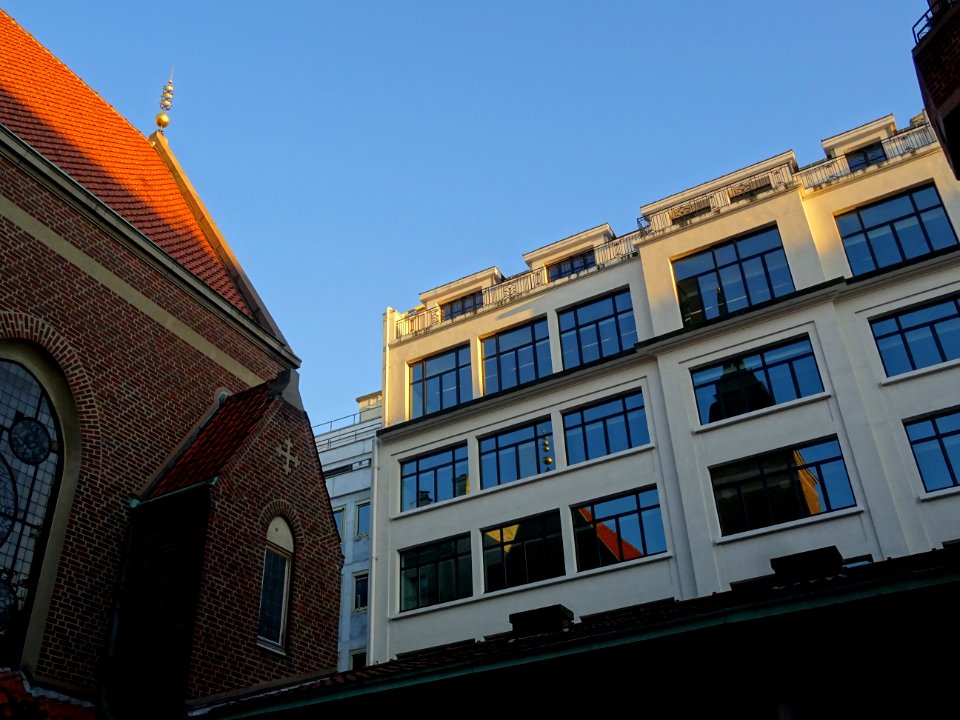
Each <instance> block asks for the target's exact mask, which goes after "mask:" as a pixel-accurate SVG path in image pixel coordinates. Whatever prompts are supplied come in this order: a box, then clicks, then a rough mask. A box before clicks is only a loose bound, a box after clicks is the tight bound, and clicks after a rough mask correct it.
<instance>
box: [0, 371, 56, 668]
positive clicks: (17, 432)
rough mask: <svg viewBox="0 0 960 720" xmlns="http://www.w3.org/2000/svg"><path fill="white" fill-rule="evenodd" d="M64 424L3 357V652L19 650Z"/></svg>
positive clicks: (37, 388) (26, 376)
mask: <svg viewBox="0 0 960 720" xmlns="http://www.w3.org/2000/svg"><path fill="white" fill-rule="evenodd" d="M62 473H63V461H62V451H61V440H60V426H59V421H58V419H57V416H56V413H55V412H54V409H53V404H52V403H51V402H50V397H49V396H48V395H47V393H46V391H45V390H44V388H43V386H41V385H40V383H39V382H38V381H37V379H36V378H35V377H34V376H33V375H32V374H31V373H30V371H28V370H27V369H26V368H25V367H24V366H23V365H20V364H19V363H16V362H11V361H8V360H0V657H2V659H3V660H2V661H3V662H8V661H9V660H10V659H11V658H12V657H15V656H16V654H17V653H18V652H19V647H20V644H21V643H22V642H23V634H24V632H25V631H26V624H27V621H28V619H29V615H30V610H31V605H32V602H33V596H34V592H35V590H36V586H37V577H38V573H39V569H40V565H41V562H42V559H43V553H44V547H45V545H46V539H47V535H48V533H49V526H50V518H51V515H52V512H51V511H52V509H53V506H54V505H55V503H56V498H57V492H58V489H59V485H60V477H61V475H62Z"/></svg>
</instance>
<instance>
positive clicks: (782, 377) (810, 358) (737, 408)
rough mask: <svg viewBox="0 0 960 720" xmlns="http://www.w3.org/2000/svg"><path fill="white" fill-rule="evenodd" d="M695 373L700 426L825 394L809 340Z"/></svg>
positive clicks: (785, 345)
mask: <svg viewBox="0 0 960 720" xmlns="http://www.w3.org/2000/svg"><path fill="white" fill-rule="evenodd" d="M690 374H691V378H692V380H693V390H694V395H695V397H696V399H697V410H698V411H699V414H700V424H701V425H706V424H707V423H712V422H716V421H718V420H723V419H725V418H729V417H735V416H737V415H743V414H744V413H748V412H752V411H754V410H760V409H761V408H765V407H770V406H771V405H778V404H780V403H785V402H789V401H790V400H796V399H797V398H801V397H807V396H808V395H815V394H817V393H820V392H823V382H822V381H821V380H820V372H819V370H818V369H817V363H816V359H815V358H814V355H813V347H812V346H811V345H810V340H809V339H807V338H805V339H803V340H796V341H791V342H788V343H782V344H779V345H773V346H770V347H767V348H762V349H760V350H758V351H756V352H753V353H750V354H749V355H739V356H735V357H730V358H726V359H724V360H722V361H720V362H719V363H716V364H713V365H707V366H705V367H701V368H698V369H696V370H693V371H691V373H690Z"/></svg>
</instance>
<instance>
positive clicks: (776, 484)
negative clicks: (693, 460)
mask: <svg viewBox="0 0 960 720" xmlns="http://www.w3.org/2000/svg"><path fill="white" fill-rule="evenodd" d="M710 477H711V480H712V483H713V496H714V499H715V500H716V503H717V514H718V515H719V517H720V530H721V532H722V533H723V534H724V535H732V534H733V533H739V532H744V531H746V530H753V529H755V528H762V527H768V526H770V525H778V524H780V523H785V522H789V521H791V520H799V519H801V518H805V517H811V516H813V515H820V514H822V513H827V512H831V511H833V510H840V509H842V508H847V507H852V506H853V505H855V504H856V501H855V500H854V498H853V490H852V489H851V488H850V479H849V478H848V477H847V467H846V465H845V464H844V462H843V454H842V453H841V452H840V443H839V442H837V440H836V438H833V439H830V440H825V441H820V442H816V443H810V444H809V445H801V446H799V447H793V448H785V449H783V450H775V451H773V452H769V453H765V454H764V455H759V456H757V457H753V458H750V459H748V460H738V461H737V462H733V463H729V464H727V465H720V466H718V467H714V468H711V469H710Z"/></svg>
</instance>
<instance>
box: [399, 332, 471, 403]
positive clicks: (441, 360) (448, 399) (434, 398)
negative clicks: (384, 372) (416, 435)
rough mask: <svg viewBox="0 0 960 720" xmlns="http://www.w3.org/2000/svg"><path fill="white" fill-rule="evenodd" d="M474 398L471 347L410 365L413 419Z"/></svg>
mask: <svg viewBox="0 0 960 720" xmlns="http://www.w3.org/2000/svg"><path fill="white" fill-rule="evenodd" d="M471 399H473V381H472V379H471V377H470V346H469V345H464V346H462V347H458V348H455V349H454V350H449V351H447V352H443V353H440V354H439V355H433V356H432V357H428V358H425V359H423V360H420V361H419V362H415V363H412V364H411V365H410V416H411V417H414V418H418V417H420V416H421V415H428V414H430V413H434V412H437V411H439V410H446V409H447V408H452V407H456V406H457V405H459V404H460V403H464V402H466V401H467V400H471Z"/></svg>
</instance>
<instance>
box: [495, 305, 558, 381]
mask: <svg viewBox="0 0 960 720" xmlns="http://www.w3.org/2000/svg"><path fill="white" fill-rule="evenodd" d="M526 329H529V331H530V340H529V342H524V343H522V344H520V345H514V346H513V347H509V348H507V349H505V350H501V348H500V346H501V344H502V343H504V341H505V340H506V339H507V338H508V337H509V336H510V335H511V334H513V333H518V332H520V331H522V330H526ZM480 344H481V348H482V349H483V392H484V393H485V394H487V395H489V394H491V393H495V392H500V391H501V390H509V389H511V388H514V387H518V386H520V385H525V384H527V383H530V382H533V381H535V380H538V379H540V378H542V377H545V376H547V375H550V374H551V373H552V372H553V360H552V358H551V356H550V330H549V328H548V325H547V319H546V318H545V317H542V318H537V319H536V320H531V321H530V322H528V323H524V324H523V325H517V326H515V327H512V328H509V329H506V330H501V331H500V332H498V333H497V334H496V335H491V336H490V337H487V338H484V339H482V340H481V341H480ZM528 348H529V353H530V360H531V361H532V365H533V377H532V378H529V379H527V380H522V379H521V368H522V367H526V365H521V353H523V352H524V351H525V350H526V349H528ZM544 350H545V355H544ZM491 351H492V352H491ZM508 358H511V359H512V363H513V371H512V373H513V375H515V376H516V382H513V383H511V384H509V385H505V384H504V379H505V378H506V376H507V375H508V369H509V367H510V366H509V361H508Z"/></svg>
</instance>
